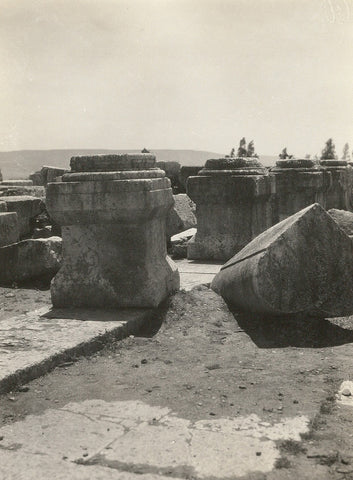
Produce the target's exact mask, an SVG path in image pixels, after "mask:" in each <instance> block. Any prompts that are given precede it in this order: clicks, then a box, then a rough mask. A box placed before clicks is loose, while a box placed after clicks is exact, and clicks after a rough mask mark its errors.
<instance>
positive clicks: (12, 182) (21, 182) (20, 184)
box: [0, 180, 33, 187]
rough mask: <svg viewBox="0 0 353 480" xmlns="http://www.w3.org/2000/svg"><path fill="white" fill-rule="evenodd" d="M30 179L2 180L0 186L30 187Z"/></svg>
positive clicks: (31, 183)
mask: <svg viewBox="0 0 353 480" xmlns="http://www.w3.org/2000/svg"><path fill="white" fill-rule="evenodd" d="M32 185H33V182H32V180H3V181H2V182H1V184H0V187H31V186H32Z"/></svg>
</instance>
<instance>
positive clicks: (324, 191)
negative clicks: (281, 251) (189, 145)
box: [187, 157, 353, 261]
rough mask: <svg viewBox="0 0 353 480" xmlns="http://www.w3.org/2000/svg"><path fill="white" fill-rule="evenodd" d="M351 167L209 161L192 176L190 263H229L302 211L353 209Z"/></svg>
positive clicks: (292, 161) (331, 163)
mask: <svg viewBox="0 0 353 480" xmlns="http://www.w3.org/2000/svg"><path fill="white" fill-rule="evenodd" d="M352 187H353V168H352V167H351V166H349V165H347V162H345V161H341V160H321V161H320V163H318V162H316V161H314V160H310V159H298V160H297V159H293V158H286V159H281V160H279V161H278V162H277V163H276V166H275V167H273V168H270V169H269V170H267V169H265V168H264V167H263V166H262V165H261V163H260V162H259V161H258V160H257V159H254V158H246V157H244V158H231V157H226V158H222V159H217V160H208V161H207V162H206V165H205V167H204V168H203V169H202V170H201V171H200V172H199V173H198V175H197V176H192V177H189V179H188V182H187V193H188V195H189V197H190V198H191V199H192V200H193V201H194V202H195V204H196V217H197V233H196V235H195V237H194V238H193V239H192V240H191V241H190V242H189V244H188V254H187V255H188V258H189V259H191V260H193V259H195V260H196V259H205V260H224V261H227V260H229V259H230V258H231V257H232V256H233V255H234V254H235V253H237V252H238V251H240V250H241V249H242V248H243V247H244V246H245V245H247V244H248V243H249V242H250V241H251V240H252V239H253V238H255V237H256V236H257V235H259V234H260V233H261V232H263V231H265V230H266V229H268V228H270V227H271V226H272V225H275V224H276V223H278V222H280V221H282V220H284V219H286V218H288V217H289V216H291V215H293V214H295V213H296V212H298V211H299V210H301V209H303V208H305V207H307V206H309V205H311V204H313V203H320V205H322V206H323V207H324V208H325V209H326V210H329V209H340V210H348V211H350V210H353V205H352Z"/></svg>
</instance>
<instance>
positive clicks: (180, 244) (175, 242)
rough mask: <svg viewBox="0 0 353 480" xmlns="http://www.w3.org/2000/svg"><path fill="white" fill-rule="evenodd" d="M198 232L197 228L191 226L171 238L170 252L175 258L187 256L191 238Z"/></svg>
mask: <svg viewBox="0 0 353 480" xmlns="http://www.w3.org/2000/svg"><path fill="white" fill-rule="evenodd" d="M195 234H196V228H189V229H188V230H185V231H184V232H181V233H178V234H176V235H173V236H172V238H171V239H170V248H169V250H168V251H169V252H170V254H171V257H172V258H173V260H175V259H177V258H186V257H187V246H188V242H189V240H190V239H191V238H192V237H193V236H194V235H195Z"/></svg>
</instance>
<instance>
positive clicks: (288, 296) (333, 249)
mask: <svg viewBox="0 0 353 480" xmlns="http://www.w3.org/2000/svg"><path fill="white" fill-rule="evenodd" d="M352 276H353V252H352V242H351V239H350V238H349V237H348V236H347V235H346V234H345V233H344V232H343V231H342V230H341V229H340V228H339V226H338V225H337V223H336V222H335V221H334V220H333V218H332V217H331V216H330V215H329V214H328V213H327V212H325V210H324V209H323V208H322V207H321V206H320V205H319V204H314V205H311V206H309V207H307V208H305V209H303V210H301V211H300V212H298V213H296V214H295V215H292V216H291V217H289V218H287V219H286V220H283V221H282V222H280V223H278V224H277V225H275V226H273V227H271V228H270V229H268V230H267V231H265V232H264V233H262V234H261V235H259V236H258V237H256V238H255V239H254V240H253V241H252V242H250V243H249V244H248V245H247V246H246V247H245V248H243V250H241V251H240V252H239V253H238V254H236V255H235V256H234V257H233V258H231V259H230V260H229V261H228V262H227V263H226V264H225V265H223V267H222V269H221V271H220V273H219V274H218V275H217V276H216V277H215V278H214V280H213V282H212V284H211V287H212V289H213V290H215V291H216V292H217V293H219V294H220V295H222V297H223V298H224V299H225V300H226V301H228V302H230V303H232V304H233V305H235V306H236V307H238V308H239V309H241V310H245V311H252V312H258V313H262V314H270V315H271V314H272V315H283V314H284V315H287V314H296V313H310V312H312V313H315V314H317V315H320V316H323V317H336V316H337V317H338V316H346V315H351V314H352V313H353V288H352Z"/></svg>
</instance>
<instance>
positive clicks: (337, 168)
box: [320, 160, 352, 210]
mask: <svg viewBox="0 0 353 480" xmlns="http://www.w3.org/2000/svg"><path fill="white" fill-rule="evenodd" d="M320 166H321V170H322V172H323V176H324V196H325V201H324V203H323V204H322V205H323V206H324V207H325V208H326V210H330V209H331V208H335V209H340V210H341V209H344V210H349V209H350V208H351V197H352V183H351V178H352V177H351V174H350V172H351V168H350V167H348V164H347V162H346V161H345V160H320Z"/></svg>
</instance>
